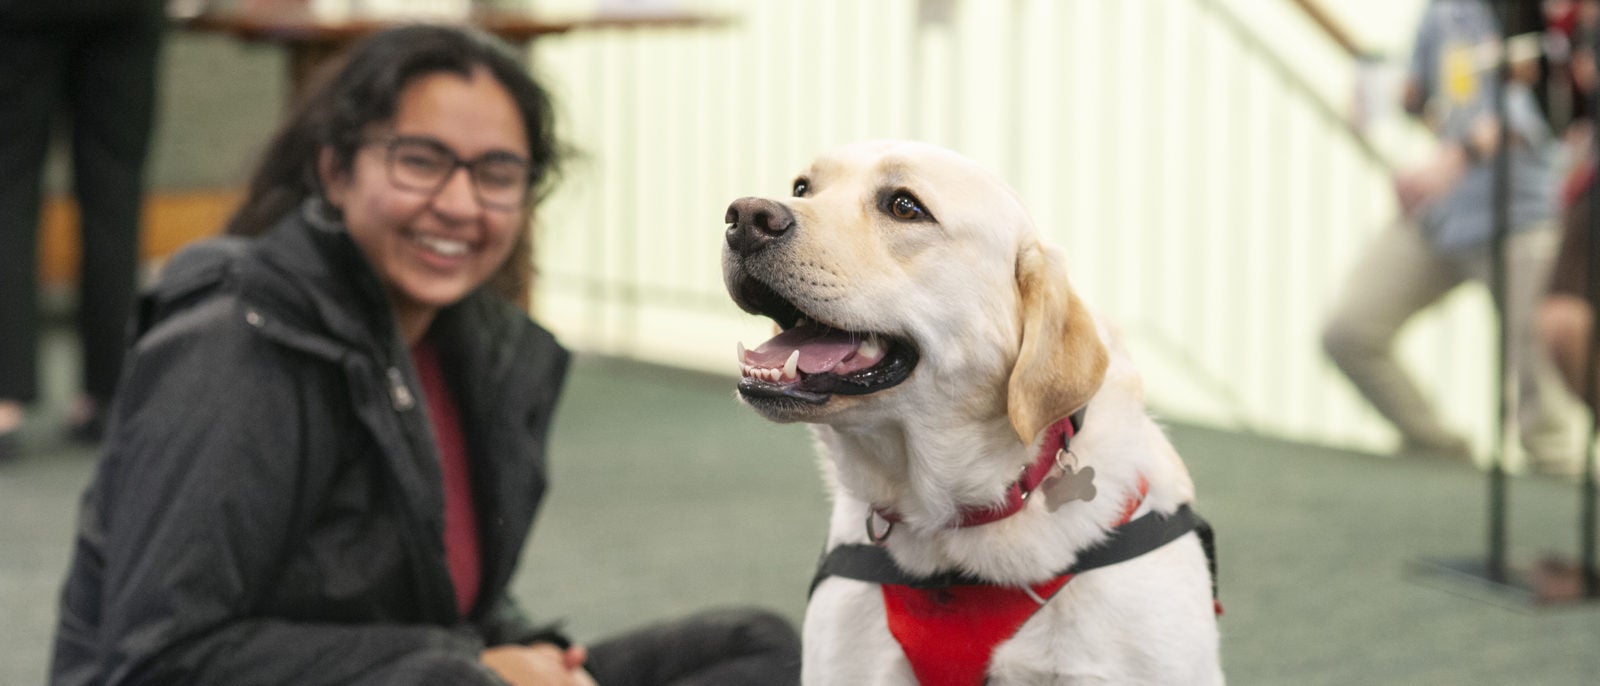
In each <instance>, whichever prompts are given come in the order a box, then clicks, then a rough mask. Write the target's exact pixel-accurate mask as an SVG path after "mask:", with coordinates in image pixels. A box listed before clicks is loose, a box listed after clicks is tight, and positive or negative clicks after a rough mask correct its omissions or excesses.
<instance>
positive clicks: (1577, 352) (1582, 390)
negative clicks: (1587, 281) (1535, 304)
mask: <svg viewBox="0 0 1600 686" xmlns="http://www.w3.org/2000/svg"><path fill="white" fill-rule="evenodd" d="M1538 317H1539V322H1538V329H1539V338H1540V340H1541V341H1542V342H1543V343H1544V346H1545V349H1546V350H1548V351H1550V356H1551V359H1552V361H1553V362H1554V363H1555V365H1556V368H1557V369H1558V370H1560V372H1561V377H1562V380H1563V381H1565V382H1566V384H1567V389H1568V390H1570V391H1572V392H1573V393H1576V394H1578V396H1579V397H1583V398H1587V399H1588V402H1589V403H1590V404H1593V403H1594V396H1595V393H1594V388H1593V386H1592V385H1586V384H1585V383H1584V376H1585V375H1586V374H1588V373H1589V343H1590V337H1591V336H1592V335H1593V332H1594V311H1593V310H1592V309H1590V307H1589V302H1588V301H1587V300H1584V299H1583V298H1580V297H1578V296H1575V295H1568V294H1566V293H1553V294H1551V295H1549V296H1546V297H1545V299H1544V302H1542V303H1540V304H1539V314H1538Z"/></svg>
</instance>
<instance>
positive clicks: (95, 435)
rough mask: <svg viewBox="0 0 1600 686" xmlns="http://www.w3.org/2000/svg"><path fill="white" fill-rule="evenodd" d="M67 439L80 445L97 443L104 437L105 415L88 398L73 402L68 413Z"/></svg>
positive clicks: (95, 403)
mask: <svg viewBox="0 0 1600 686" xmlns="http://www.w3.org/2000/svg"><path fill="white" fill-rule="evenodd" d="M67 437H68V438H71V439H72V440H74V441H78V442H80V443H99V442H100V441H101V440H103V439H104V438H105V437H106V413H105V410H104V409H102V406H101V404H100V403H98V402H95V401H94V399H92V398H90V397H88V396H80V397H79V398H78V399H77V400H75V401H73V403H72V408H71V409H70V410H69V412H68V418H67Z"/></svg>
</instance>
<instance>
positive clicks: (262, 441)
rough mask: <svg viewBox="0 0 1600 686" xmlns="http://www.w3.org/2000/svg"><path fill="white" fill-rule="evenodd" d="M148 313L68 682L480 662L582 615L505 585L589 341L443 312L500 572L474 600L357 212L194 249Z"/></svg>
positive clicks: (91, 524) (487, 304)
mask: <svg viewBox="0 0 1600 686" xmlns="http://www.w3.org/2000/svg"><path fill="white" fill-rule="evenodd" d="M138 318H139V321H138V324H137V326H138V331H137V333H138V337H137V342H136V344H135V348H134V350H133V353H132V356H131V357H130V358H129V362H128V370H127V371H126V373H125V376H124V379H123V385H122V387H121V390H120V391H119V399H118V406H117V407H116V408H115V411H114V414H115V416H114V417H113V419H112V429H111V433H110V435H109V436H108V440H107V447H106V451H105V454H104V456H103V458H102V462H101V464H100V467H99V471H98V473H97V475H96V477H95V479H94V482H93V483H92V484H91V485H90V487H89V490H88V492H87V493H86V494H85V496H84V499H83V507H82V512H81V514H80V522H79V534H78V539H77V545H76V550H75V554H74V558H73V561H72V566H71V569H70V570H69V573H68V576H67V580H66V586H65V588H64V590H63V593H62V603H61V624H60V627H59V630H58V633H57V637H56V648H55V661H54V664H53V666H52V680H53V683H56V684H63V685H66V684H90V683H95V684H135V683H138V684H189V683H198V684H230V685H235V684H322V683H328V684H333V683H339V684H348V683H373V684H380V683H381V684H394V683H426V684H455V683H461V684H478V683H491V684H492V683H498V680H497V679H496V678H495V677H494V676H493V675H492V674H491V673H490V672H488V671H487V670H485V669H484V668H483V667H481V666H480V665H479V664H478V662H477V656H478V652H479V651H480V650H482V649H483V647H484V646H485V645H494V644H502V643H511V642H517V643H524V642H530V641H532V640H536V639H538V640H553V641H555V642H558V643H559V642H561V638H560V637H559V636H558V635H555V634H554V633H552V632H549V631H548V630H540V629H537V628H535V627H533V626H532V625H530V624H529V623H528V622H527V621H526V620H525V619H524V618H523V615H522V613H521V612H520V610H519V609H518V608H517V606H516V604H515V603H514V602H513V601H512V599H511V598H510V597H509V596H508V595H507V593H506V586H507V583H508V581H509V580H510V578H511V574H512V571H513V568H514V566H515V564H516V561H517V557H518V554H519V553H520V552H521V550H522V545H523V542H524V540H525V539H526V537H527V534H528V531H529V528H530V526H531V525H532V522H533V518H534V514H535V512H536V510H537V509H538V506H539V501H540V498H541V496H542V494H543V492H544V489H545V468H544V450H545V437H546V432H547V429H548V427H549V424H550V420H551V415H552V413H553V410H554V408H555V403H556V397H557V395H558V394H559V392H560V387H561V384H562V382H563V379H564V378H565V373H566V367H567V362H568V354H567V352H566V351H565V350H563V349H562V348H561V347H560V345H559V344H557V342H556V341H555V339H554V338H553V337H551V335H550V334H549V333H548V332H546V331H545V330H544V329H541V328H540V327H538V326H537V325H536V324H534V323H533V322H532V321H531V320H529V319H528V317H527V315H526V314H524V313H522V312H520V311H518V310H516V309H515V308H514V307H512V306H510V305H509V304H507V303H505V302H504V301H502V300H500V299H499V298H496V297H494V296H491V295H488V294H485V293H481V292H480V293H475V294H473V295H472V296H470V297H468V298H467V299H466V300H464V301H463V302H461V303H460V304H458V305H456V306H454V307H451V308H449V309H447V310H445V311H443V312H441V313H440V314H439V316H438V318H437V319H436V320H435V322H434V325H433V328H432V329H431V333H430V335H431V336H432V337H433V340H434V341H435V343H436V345H437V346H438V348H439V351H440V357H441V359H442V360H443V361H444V367H445V375H446V377H447V379H448V380H449V383H450V385H451V388H452V389H453V391H454V393H455V395H456V397H457V400H458V404H459V405H460V409H461V414H462V429H463V432H464V434H465V436H466V437H467V440H468V451H469V453H470V460H471V472H472V481H473V489H474V496H475V499H476V503H477V508H478V522H479V528H480V533H481V536H482V555H483V575H484V576H483V583H482V594H481V596H480V601H479V603H478V605H477V607H476V608H475V609H474V610H473V612H472V613H471V615H470V616H469V617H466V618H461V617H459V616H458V613H457V611H456V609H455V602H454V595H453V591H452V586H451V582H450V576H449V572H448V569H447V566H446V562H445V554H444V543H443V534H442V531H443V521H444V519H443V517H444V515H443V495H442V490H441V486H440V475H439V467H438V457H437V453H436V450H435V448H434V444H433V440H432V438H431V436H432V434H431V432H430V428H429V422H428V418H427V412H426V408H425V407H423V406H422V405H421V400H420V399H421V397H422V396H421V393H420V389H421V386H420V385H419V384H418V382H417V378H416V372H415V371H414V369H413V368H412V365H411V362H410V356H409V354H408V351H407V349H406V347H405V345H404V343H403V342H402V341H401V339H400V338H399V335H398V333H397V330H396V328H395V324H394V321H393V316H392V315H391V314H390V310H389V308H388V306H387V305H386V300H385V299H384V296H383V292H382V289H381V287H380V285H379V283H378V281H377V279H376V277H375V276H374V275H373V272H372V270H371V269H370V268H369V267H368V266H367V264H366V262H365V261H364V260H363V259H362V257H361V254H360V252H359V250H358V249H357V248H356V246H355V244H354V243H353V242H351V241H350V239H349V237H348V235H346V234H345V233H343V232H342V231H339V230H329V229H324V228H316V227H313V226H312V225H311V224H310V223H309V222H307V221H306V220H305V219H303V218H302V217H301V216H300V214H299V213H296V214H295V215H294V216H292V217H290V218H289V219H286V220H285V221H284V222H283V223H281V224H280V225H279V226H278V227H277V228H276V229H274V230H273V231H272V232H271V233H268V234H266V235H264V236H262V237H261V238H259V239H254V240H245V239H236V238H225V239H217V240H213V241H209V242H207V243H204V244H201V245H199V246H197V247H194V248H191V249H188V250H186V251H185V252H184V253H183V254H181V255H180V256H179V257H177V258H175V259H174V260H173V261H172V263H171V264H170V265H169V266H168V267H167V269H166V271H165V272H164V275H163V278H162V281H161V283H160V284H159V285H158V286H157V287H156V288H155V289H153V291H152V292H150V293H148V294H146V295H145V297H144V299H143V300H142V302H141V310H140V313H139V317H138Z"/></svg>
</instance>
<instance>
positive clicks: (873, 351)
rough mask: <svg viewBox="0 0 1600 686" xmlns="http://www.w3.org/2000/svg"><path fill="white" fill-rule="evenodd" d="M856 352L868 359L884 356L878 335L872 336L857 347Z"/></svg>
mask: <svg viewBox="0 0 1600 686" xmlns="http://www.w3.org/2000/svg"><path fill="white" fill-rule="evenodd" d="M856 354H857V355H860V356H861V357H865V358H868V359H877V358H879V357H882V356H883V346H882V345H879V344H878V337H877V336H872V337H870V338H868V339H867V340H866V341H863V342H862V343H861V346H860V347H858V348H856Z"/></svg>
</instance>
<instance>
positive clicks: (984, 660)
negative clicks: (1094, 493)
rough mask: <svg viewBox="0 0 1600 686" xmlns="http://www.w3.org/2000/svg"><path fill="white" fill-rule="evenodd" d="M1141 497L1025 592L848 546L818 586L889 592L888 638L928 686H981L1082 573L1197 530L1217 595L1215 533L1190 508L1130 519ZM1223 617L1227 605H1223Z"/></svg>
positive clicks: (829, 558) (823, 567)
mask: <svg viewBox="0 0 1600 686" xmlns="http://www.w3.org/2000/svg"><path fill="white" fill-rule="evenodd" d="M1141 500H1142V493H1141V497H1140V498H1137V499H1130V505H1131V506H1130V507H1129V508H1127V510H1126V513H1125V516H1124V518H1123V521H1122V522H1120V523H1119V524H1118V526H1117V527H1116V528H1115V529H1114V530H1113V531H1112V534H1111V537H1110V538H1109V539H1107V540H1106V541H1105V542H1103V543H1101V544H1100V545H1098V546H1095V547H1093V548H1090V549H1087V550H1085V551H1084V552H1083V553H1081V554H1080V555H1079V556H1078V560H1077V562H1076V563H1075V564H1074V565H1073V566H1072V567H1071V568H1069V569H1067V570H1066V571H1064V572H1062V573H1061V574H1059V575H1057V576H1055V577H1054V578H1051V579H1048V580H1046V581H1044V582H1041V583H1038V584H1034V585H1032V586H1030V587H1026V588H1018V587H1012V586H1000V585H996V584H992V583H989V582H986V581H983V580H981V579H977V578H974V577H970V576H967V575H964V574H960V573H957V572H947V573H944V574H938V575H934V576H929V577H917V576H912V575H910V574H907V573H906V572H904V571H903V570H901V569H900V568H899V566H897V565H895V563H894V560H893V558H891V557H890V556H889V554H888V551H887V550H885V549H884V548H882V547H880V546H873V545H863V544H848V545H842V546H839V547H837V548H834V549H833V550H831V551H829V552H828V554H827V555H825V556H824V557H823V559H822V561H821V563H820V564H819V565H818V569H817V575H816V578H815V579H814V580H813V581H812V584H811V588H812V590H813V591H814V590H815V589H816V587H817V584H819V583H821V582H822V580H823V579H826V578H828V577H829V576H841V577H844V578H848V579H856V580H859V581H866V582H869V583H876V584H879V586H880V587H881V588H882V592H883V601H884V609H885V611H886V613H887V616H888V625H889V632H890V633H891V634H892V635H894V637H895V640H896V641H898V642H899V643H900V647H901V650H903V651H904V652H905V655H906V659H907V660H908V661H909V662H910V663H911V669H912V671H913V672H914V673H915V674H916V676H917V680H918V682H919V683H920V684H921V685H922V686H975V685H977V684H982V683H983V681H984V675H985V674H986V673H987V672H988V668H989V660H990V658H991V656H992V655H993V653H994V649H995V647H996V646H998V645H1000V643H1001V642H1003V641H1005V640H1006V639H1008V638H1010V637H1011V636H1013V635H1015V634H1016V632H1017V630H1018V629H1020V628H1021V627H1022V625H1023V624H1024V623H1026V622H1027V621H1028V619H1029V618H1030V617H1032V616H1033V614H1034V613H1035V612H1037V611H1038V610H1039V608H1040V607H1043V604H1044V602H1046V601H1048V600H1049V599H1050V598H1051V597H1053V596H1054V595H1055V594H1056V593H1057V592H1059V591H1060V590H1061V589H1062V588H1063V587H1065V586H1066V584H1067V582H1068V581H1071V580H1072V578H1073V577H1074V576H1076V575H1078V574H1081V573H1083V572H1086V571H1089V570H1091V569H1097V568H1100V567H1105V566H1109V565H1113V564H1116V563H1118V562H1123V561H1126V560H1131V559H1133V558H1135V557H1138V556H1140V555H1143V554H1145V553H1147V552H1150V551H1152V550H1155V549H1157V548H1160V547H1161V546H1164V545H1166V544H1167V543H1170V542H1172V541H1174V540H1177V539H1178V538H1180V537H1182V536H1183V535H1185V534H1187V533H1189V532H1190V531H1195V532H1198V533H1199V536H1200V540H1201V544H1202V546H1203V547H1204V549H1205V552H1206V559H1207V563H1208V564H1209V566H1210V571H1211V578H1212V597H1213V599H1215V597H1216V557H1215V547H1214V545H1213V543H1212V534H1211V527H1210V526H1209V525H1208V524H1206V523H1205V521H1204V520H1202V519H1201V518H1200V517H1199V516H1198V515H1196V514H1195V513H1194V512H1193V511H1192V510H1191V509H1190V508H1189V506H1188V505H1183V506H1180V507H1179V508H1178V510H1177V511H1175V512H1173V513H1171V514H1159V513H1154V512H1151V513H1148V514H1145V515H1143V516H1141V517H1139V518H1138V519H1135V520H1132V521H1128V519H1127V517H1128V516H1131V514H1132V512H1133V511H1134V510H1135V509H1137V507H1138V505H1139V503H1140V501H1141ZM1217 612H1218V613H1219V614H1220V613H1221V606H1220V605H1218V606H1217Z"/></svg>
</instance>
